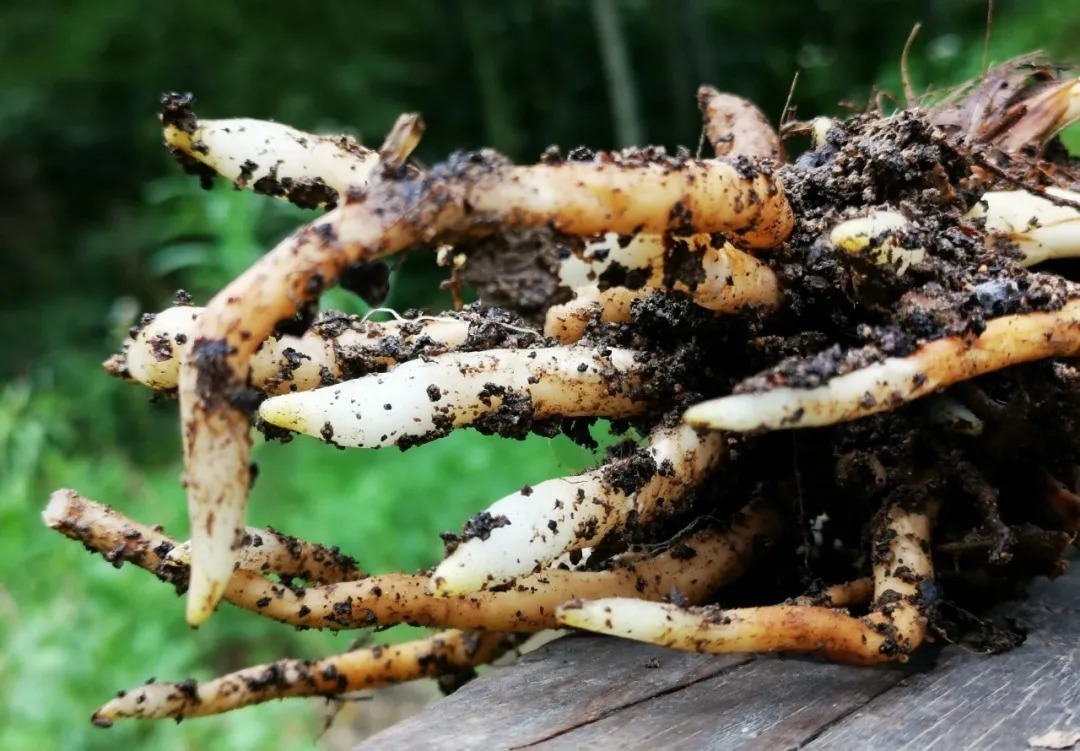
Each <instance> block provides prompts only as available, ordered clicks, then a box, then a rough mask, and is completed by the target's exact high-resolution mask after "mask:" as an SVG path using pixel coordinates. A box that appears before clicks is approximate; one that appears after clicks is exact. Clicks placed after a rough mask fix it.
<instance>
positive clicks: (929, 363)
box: [685, 300, 1080, 431]
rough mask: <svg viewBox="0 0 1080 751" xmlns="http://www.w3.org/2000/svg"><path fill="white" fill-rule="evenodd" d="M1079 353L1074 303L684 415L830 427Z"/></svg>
mask: <svg viewBox="0 0 1080 751" xmlns="http://www.w3.org/2000/svg"><path fill="white" fill-rule="evenodd" d="M1078 352H1080V300H1070V301H1069V302H1067V303H1065V304H1064V305H1062V306H1061V307H1060V308H1059V309H1058V310H1055V311H1053V312H1034V313H1018V314H1016V315H1010V316H1002V317H1001V318H995V319H992V320H990V321H987V322H986V326H985V329H984V330H983V332H982V333H981V334H979V335H978V336H974V335H959V336H952V337H947V338H944V339H939V340H937V341H933V342H930V343H929V344H925V345H923V346H922V347H920V348H918V349H917V350H915V352H913V353H912V354H910V355H908V356H907V357H888V358H884V359H882V360H881V361H880V362H877V363H874V364H873V365H868V366H866V367H863V368H859V369H856V370H854V371H852V372H850V373H846V374H844V375H837V376H834V377H832V378H827V379H825V383H824V384H823V385H821V386H814V387H812V388H798V387H794V386H783V385H780V386H777V387H775V388H770V389H768V390H764V391H759V392H755V393H741V394H735V395H733V396H726V397H722V398H720V399H714V400H713V401H708V402H702V403H701V404H698V405H695V406H694V407H691V408H690V409H689V410H687V412H686V415H685V419H686V420H687V421H688V422H690V423H692V424H695V425H701V426H709V427H713V428H718V429H722V430H733V431H750V430H760V429H769V430H779V429H783V428H807V427H814V426H820V425H831V424H834V423H838V422H845V421H848V420H855V419H857V418H860V417H865V416H867V415H872V414H876V413H878V412H884V411H886V410H893V409H896V408H897V407H899V406H900V405H901V404H904V403H905V402H910V401H913V400H915V399H919V398H921V397H923V396H926V395H927V394H931V393H933V392H935V391H937V390H939V389H941V388H944V387H946V386H949V385H952V384H954V383H959V382H960V381H966V380H970V379H972V378H976V377H978V376H980V375H983V374H986V373H992V372H994V371H996V370H1001V369H1002V368H1007V367H1009V366H1011V365H1016V364H1018V363H1024V362H1031V361H1033V360H1041V359H1044V358H1047V357H1069V356H1072V355H1075V354H1077V353H1078Z"/></svg>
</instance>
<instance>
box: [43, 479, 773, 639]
mask: <svg viewBox="0 0 1080 751" xmlns="http://www.w3.org/2000/svg"><path fill="white" fill-rule="evenodd" d="M45 518H46V523H47V524H48V525H49V526H50V527H52V528H53V529H56V530H58V531H60V532H61V533H63V534H65V535H67V536H68V537H71V538H72V539H75V540H78V541H80V542H82V543H83V544H84V545H86V547H87V548H88V549H90V550H94V551H97V552H99V553H101V554H102V555H103V556H105V558H106V559H107V560H109V561H110V562H112V563H113V564H114V565H121V564H123V563H124V562H128V561H130V562H132V563H134V564H135V565H137V566H140V567H142V568H145V569H147V570H148V571H150V572H151V573H152V574H154V575H155V576H157V577H158V578H159V579H161V580H162V581H165V582H167V583H170V584H173V585H174V586H177V588H178V589H182V588H183V586H184V584H185V583H186V582H187V579H188V573H189V570H188V562H187V555H186V551H187V545H186V544H185V543H179V544H178V543H177V542H176V541H175V540H173V539H172V538H171V537H168V536H167V535H165V534H164V533H162V532H159V531H157V530H156V529H152V528H150V527H147V526H145V525H142V524H139V523H137V522H134V521H132V520H130V519H128V518H127V517H125V516H124V515H122V514H120V513H119V512H117V511H115V510H113V509H111V508H109V507H108V506H105V505H103V504H100V503H96V502H95V501H91V500H88V499H86V498H83V497H81V496H79V495H78V494H76V493H73V492H72V491H57V493H56V494H54V496H53V500H52V501H51V502H50V504H49V507H48V509H47V511H46V513H45ZM780 526H781V524H780V520H779V518H778V516H777V515H776V513H775V512H773V511H771V510H769V509H756V508H747V509H745V510H743V511H742V512H740V513H738V514H736V515H735V517H734V518H733V519H732V521H731V524H730V527H729V529H728V530H727V531H724V532H719V531H715V530H704V531H701V532H696V533H693V534H691V535H689V536H688V537H685V538H683V539H681V540H678V541H676V542H675V543H674V544H673V545H672V546H671V548H670V549H668V550H666V551H664V552H661V553H659V554H657V555H655V556H652V557H647V558H632V557H629V556H627V557H624V558H623V559H621V560H619V561H616V562H615V564H614V565H613V566H612V567H611V568H610V569H607V570H602V571H569V570H563V569H551V570H548V571H544V572H541V573H539V574H534V575H532V576H528V577H522V578H521V579H518V580H517V581H516V582H515V583H514V584H513V585H512V586H511V587H509V588H508V589H506V590H503V591H497V592H481V593H478V594H476V595H466V596H460V597H450V598H447V597H439V596H434V595H431V594H429V593H428V591H427V588H428V582H429V579H428V577H426V576H413V575H409V574H385V575H381V576H372V577H367V578H361V577H362V574H360V572H359V571H358V570H357V569H356V568H355V564H354V563H353V562H352V561H351V559H345V560H344V561H340V562H338V563H336V564H335V563H332V562H331V563H330V564H328V563H327V562H326V561H327V556H325V555H323V553H331V554H333V555H336V556H337V558H338V559H341V558H342V556H340V554H336V553H333V551H329V550H327V548H325V547H323V546H320V545H314V544H312V543H304V542H301V541H299V540H296V538H291V537H284V536H279V537H281V538H283V544H282V545H281V546H280V547H279V548H277V549H275V547H274V545H273V544H263V545H258V546H256V545H255V544H254V542H255V539H256V535H258V536H261V537H262V538H263V539H266V535H267V533H266V532H265V531H264V530H252V532H251V535H250V536H249V539H248V541H247V542H246V543H245V545H244V546H243V547H242V548H241V549H240V560H241V562H242V564H244V565H245V566H246V568H241V569H238V570H237V571H235V572H234V573H233V576H232V578H231V579H230V581H229V585H228V587H227V589H226V591H225V599H226V600H227V601H228V602H230V603H232V604H233V605H236V606H237V607H239V608H242V609H244V610H248V611H251V612H253V613H258V614H259V615H262V616H264V617H267V618H272V619H274V620H277V621H280V622H282V623H286V624H289V625H291V626H297V627H303V628H321V629H331V630H342V629H356V628H365V627H371V626H391V625H395V624H398V623H411V624H414V625H420V626H434V627H438V628H463V629H488V630H494V631H513V632H531V631H539V630H542V629H546V628H553V627H554V626H555V607H556V606H557V605H559V604H561V603H563V602H566V601H568V600H573V599H575V598H582V599H592V598H597V597H611V596H619V597H634V598H643V599H650V600H658V601H659V600H662V599H664V598H665V597H667V596H668V595H669V594H670V593H671V591H672V589H673V588H674V590H675V591H677V592H679V594H680V595H681V596H683V597H684V598H685V599H686V600H687V601H688V602H691V603H696V602H701V601H703V600H704V599H705V598H706V597H707V596H709V595H710V594H712V593H713V592H714V591H716V590H717V589H719V588H720V587H722V586H724V585H726V584H728V583H730V582H732V581H734V580H735V579H736V578H738V577H739V576H741V575H742V573H743V572H744V571H745V570H746V569H747V567H748V566H749V565H750V563H751V561H752V558H753V555H754V553H755V550H756V549H757V548H758V546H759V544H760V543H761V542H762V541H763V540H767V539H771V538H772V537H774V536H775V535H776V534H778V533H779V531H780ZM320 551H322V552H321V553H320ZM320 559H322V560H320ZM257 572H258V573H257ZM265 573H274V574H279V575H284V576H289V577H292V576H300V577H303V578H305V579H306V580H308V581H317V580H322V581H326V582H327V584H326V585H324V586H318V587H308V588H302V587H290V586H286V585H284V584H280V583H278V582H274V581H271V580H269V579H267V578H265V577H264V576H261V575H260V574H265Z"/></svg>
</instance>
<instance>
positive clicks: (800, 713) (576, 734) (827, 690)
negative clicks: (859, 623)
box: [530, 658, 904, 751]
mask: <svg viewBox="0 0 1080 751" xmlns="http://www.w3.org/2000/svg"><path fill="white" fill-rule="evenodd" d="M903 676H904V674H903V673H902V672H900V671H898V670H865V669H860V668H856V667H851V666H847V665H829V664H826V663H818V662H810V661H801V660H781V659H777V658H759V659H757V660H754V661H752V662H750V663H748V664H746V665H743V666H741V667H739V668H738V669H736V670H732V671H729V672H726V673H724V674H722V675H719V676H717V677H715V678H712V679H709V680H706V681H700V682H698V683H695V684H694V685H692V686H689V687H687V688H685V689H683V690H681V691H675V692H672V693H669V694H665V695H663V696H659V697H657V698H655V699H652V700H651V701H648V702H645V703H641V704H637V705H635V706H633V707H629V708H627V709H624V710H621V711H618V712H615V713H614V714H611V715H609V716H608V717H605V718H603V719H601V720H599V721H597V722H594V723H590V724H588V725H585V726H583V727H580V728H578V729H575V730H573V731H571V732H568V733H565V734H563V735H561V736H559V737H557V738H553V739H552V740H550V741H549V742H546V743H541V744H538V745H534V746H530V749H536V750H537V751H541V750H543V751H555V750H556V749H573V748H615V747H619V748H626V749H635V748H642V749H645V748H664V749H698V748H723V749H755V748H760V749H780V748H798V747H799V746H800V745H801V744H802V743H803V742H804V741H806V740H807V739H809V738H812V737H813V736H815V735H817V734H818V732H819V731H820V729H821V727H822V726H824V725H826V724H828V723H830V722H834V721H835V720H836V719H838V718H840V717H843V716H844V715H846V714H849V713H850V712H852V711H853V710H854V709H856V708H857V707H860V706H862V705H864V704H866V703H867V702H868V701H870V700H871V699H873V698H874V697H875V696H877V695H879V694H881V693H882V692H884V691H887V690H888V689H889V688H891V687H892V686H893V685H895V684H896V683H897V682H899V681H900V680H901V679H902V678H903Z"/></svg>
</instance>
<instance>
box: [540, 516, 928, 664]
mask: <svg viewBox="0 0 1080 751" xmlns="http://www.w3.org/2000/svg"><path fill="white" fill-rule="evenodd" d="M886 532H887V534H886V535H884V536H879V540H880V542H881V543H883V547H886V548H887V551H888V552H887V553H885V554H883V555H881V557H880V559H878V560H875V563H874V595H875V597H876V600H875V603H874V605H873V611H872V612H871V613H870V615H868V616H866V617H865V618H854V617H852V616H850V615H848V614H847V613H846V612H844V611H842V610H834V609H832V608H829V607H820V606H810V605H799V604H797V605H774V606H768V607H758V608H736V609H729V610H725V609H723V608H719V607H716V606H708V607H703V608H683V607H679V606H677V605H668V604H663V603H656V602H645V601H641V600H630V599H626V598H605V599H602V600H592V601H588V602H574V603H568V604H566V605H563V606H560V607H559V609H558V611H557V613H556V618H557V619H558V621H559V623H560V624H561V625H563V626H570V627H573V628H580V629H585V630H587V631H594V632H597V633H602V634H610V635H613V636H621V637H623V638H627V639H634V640H636V641H643V642H650V643H653V644H660V645H663V646H666V647H673V648H675V649H680V650H684V651H690V652H707V653H713V654H721V653H734V652H740V653H741V652H806V653H816V654H820V655H822V656H824V657H826V658H828V659H831V660H835V661H838V662H847V663H853V664H874V663H879V662H885V661H889V660H896V661H900V662H904V661H906V660H907V657H908V655H909V654H910V653H911V652H913V651H914V650H915V649H916V648H917V647H918V646H919V645H920V644H921V643H922V642H923V640H924V639H925V638H926V616H925V613H924V612H923V607H922V604H921V600H920V586H922V585H923V584H924V583H925V582H927V581H929V580H930V579H931V578H932V576H933V569H932V566H931V561H930V554H929V552H928V551H929V545H928V543H929V540H930V519H929V517H928V516H927V515H926V514H925V513H918V512H909V511H902V510H900V509H898V508H893V509H890V510H889V512H888V518H887V526H886Z"/></svg>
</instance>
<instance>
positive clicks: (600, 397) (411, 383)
mask: <svg viewBox="0 0 1080 751" xmlns="http://www.w3.org/2000/svg"><path fill="white" fill-rule="evenodd" d="M639 360H641V357H640V355H639V354H638V353H637V352H634V351H632V350H625V349H611V350H610V351H609V354H606V355H600V354H599V353H597V351H596V349H595V348H593V347H548V348H542V349H529V350H524V349H502V350H487V351H485V352H464V353H462V352H453V353H448V354H445V355H440V356H438V357H432V358H425V359H423V360H413V361H411V362H407V363H404V364H402V365H399V366H398V367H397V368H395V369H394V370H392V371H391V372H389V373H384V374H373V375H369V376H364V377H363V378H357V379H354V380H351V381H347V382H345V383H342V384H340V385H337V386H329V387H326V388H321V389H315V390H314V391H307V392H302V393H296V394H285V395H282V396H276V397H273V398H270V399H267V400H266V401H265V402H263V404H262V406H261V407H260V410H259V413H260V414H261V415H262V418H263V419H264V420H266V421H267V422H268V423H270V424H272V425H276V426H278V427H281V428H286V429H288V430H293V431H296V432H298V433H304V434H305V435H310V436H315V437H321V438H322V439H323V440H326V441H332V442H333V443H334V444H336V445H338V446H357V447H365V448H378V447H382V446H392V445H397V444H398V443H399V442H402V441H415V440H416V439H418V438H420V437H423V436H429V435H430V436H438V435H443V434H445V433H446V432H447V431H449V430H450V429H453V428H460V427H464V426H468V425H473V424H474V423H476V422H477V421H479V420H481V419H482V418H483V417H484V416H486V415H493V414H495V413H498V412H499V410H500V408H505V409H507V410H512V411H513V413H514V414H513V415H511V417H512V418H513V419H514V420H516V421H529V420H532V419H545V418H550V417H555V416H562V417H585V416H591V415H602V416H606V417H613V418H621V417H629V416H632V415H635V414H640V413H641V412H642V411H643V410H644V409H645V408H646V407H647V406H648V405H647V403H646V402H643V401H639V400H637V399H635V398H634V395H633V394H634V391H635V390H637V389H638V388H639V387H640V386H641V383H642V378H643V375H644V371H645V368H644V367H643V366H642V365H641V364H640V363H639ZM522 399H524V401H523V402H521V400H522ZM518 402H521V403H520V404H518Z"/></svg>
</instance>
